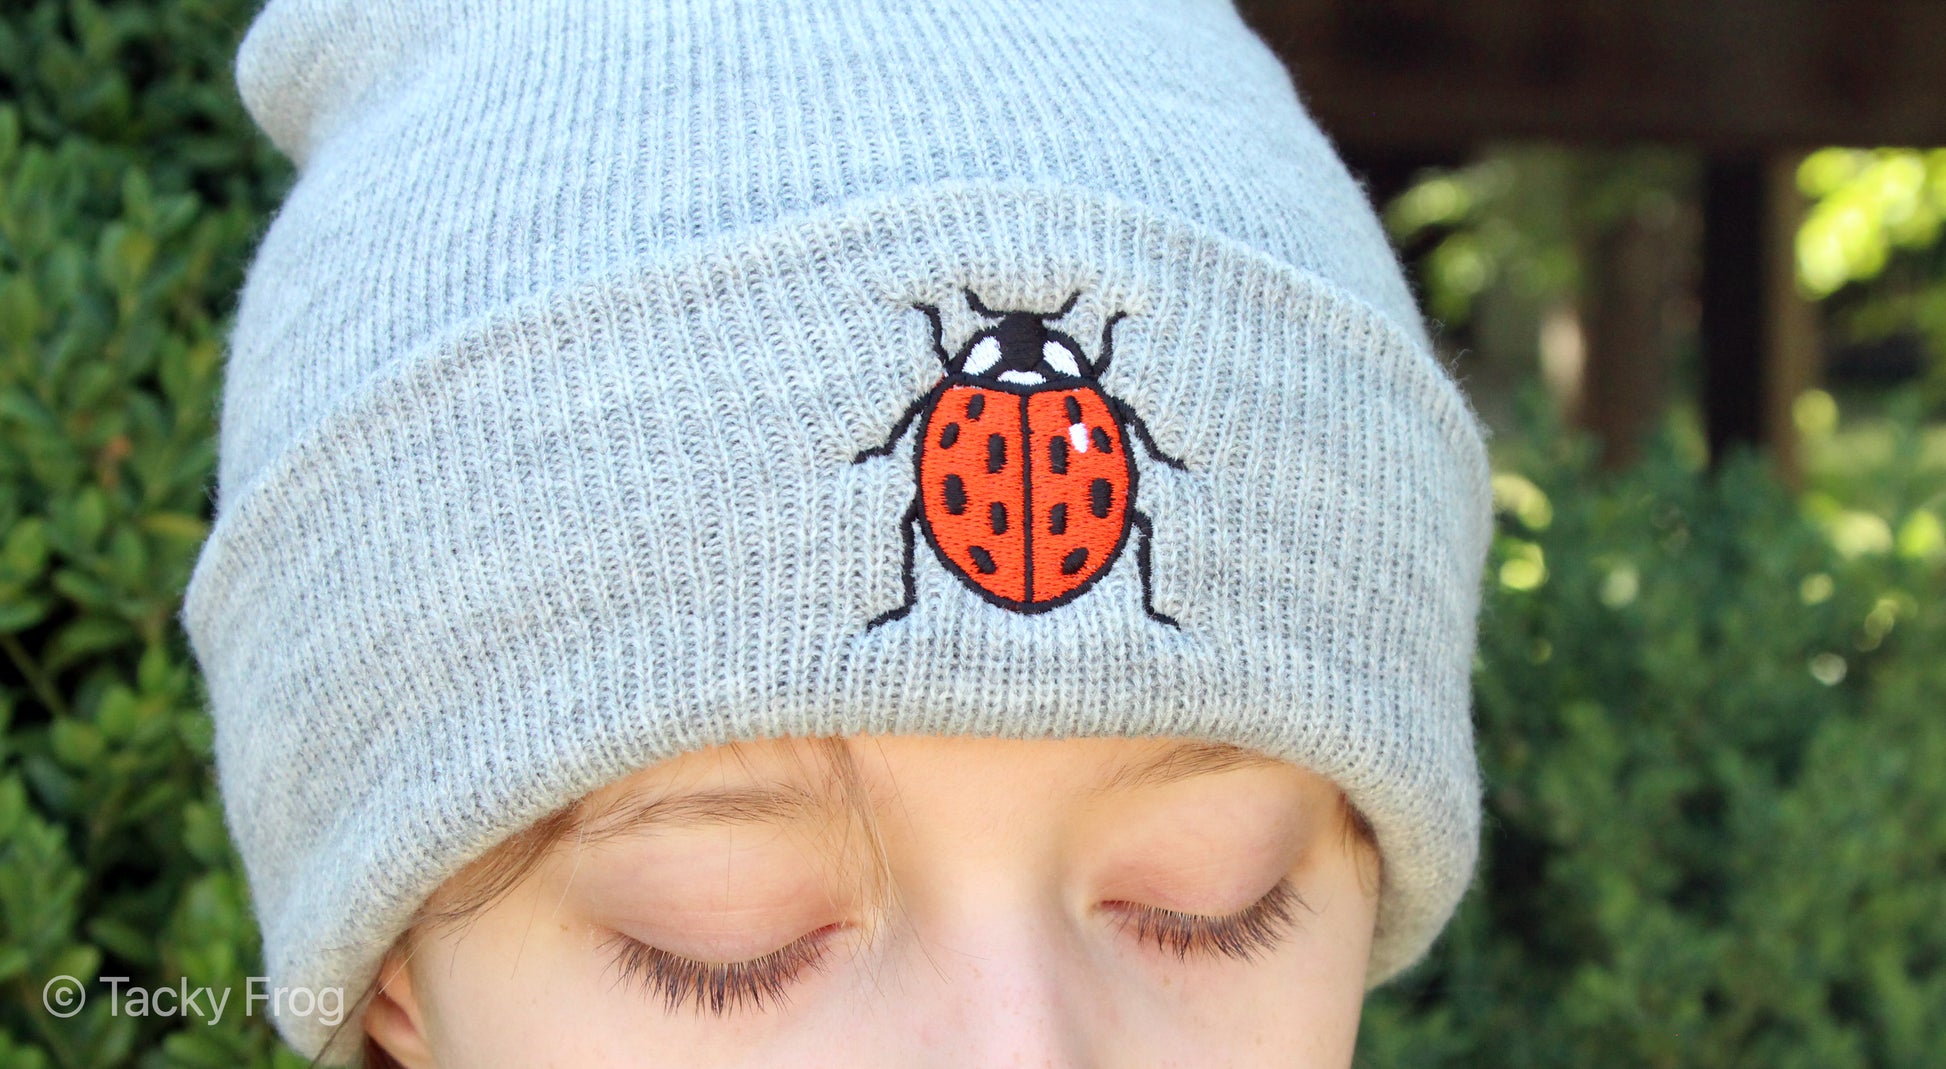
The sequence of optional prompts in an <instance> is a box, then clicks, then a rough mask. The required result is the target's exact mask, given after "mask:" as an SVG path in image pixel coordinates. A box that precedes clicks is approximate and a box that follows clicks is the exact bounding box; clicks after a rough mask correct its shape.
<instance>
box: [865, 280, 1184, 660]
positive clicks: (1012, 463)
mask: <svg viewBox="0 0 1946 1069" xmlns="http://www.w3.org/2000/svg"><path fill="white" fill-rule="evenodd" d="M1079 296H1080V294H1075V295H1074V296H1072V297H1069V298H1068V300H1067V303H1066V304H1064V305H1062V306H1061V309H1060V310H1059V311H1057V312H1045V313H1043V312H1022V311H1002V312H996V311H993V310H991V309H989V308H987V307H986V306H985V305H984V304H982V303H981V302H980V299H979V298H978V297H976V296H974V294H973V291H972V290H970V289H969V290H967V291H966V303H967V307H969V308H971V309H972V310H973V311H974V313H976V314H978V315H980V316H982V317H984V318H987V319H992V320H998V322H996V323H994V324H993V325H991V326H988V327H986V328H984V329H982V330H980V331H979V332H978V333H976V334H974V335H973V337H971V338H970V339H968V340H967V342H966V344H965V346H963V347H962V348H961V349H960V351H959V353H958V355H953V354H950V353H948V352H947V351H946V347H945V343H944V340H943V335H944V327H943V325H942V324H941V322H940V317H939V309H938V308H936V307H934V306H932V305H927V304H916V305H913V307H914V308H915V309H917V310H918V311H920V312H922V313H924V314H925V316H926V319H927V320H928V321H929V322H930V323H931V324H932V347H933V353H934V355H935V356H937V357H938V358H939V362H940V364H941V365H942V366H943V367H944V368H945V372H946V373H945V375H944V376H943V377H942V378H941V379H940V380H939V382H938V383H937V384H935V385H934V386H933V388H932V389H930V390H928V391H926V393H925V394H924V395H922V396H921V397H919V398H918V399H917V400H915V401H913V402H912V404H910V405H908V406H907V407H906V410H905V412H904V414H902V415H901V416H900V417H899V420H898V422H897V423H895V424H893V426H892V432H891V434H890V435H889V436H888V437H887V438H886V440H885V441H884V442H883V443H881V444H879V445H876V446H873V447H872V448H870V449H865V450H861V451H860V452H859V453H858V455H857V456H855V457H853V458H852V463H854V464H856V463H862V462H864V461H866V460H869V459H871V458H872V457H881V456H886V455H888V454H889V453H891V452H892V450H893V448H894V447H895V446H896V445H898V443H899V441H900V440H901V439H903V438H904V437H905V435H906V433H907V432H908V431H909V430H910V429H911V428H912V426H913V423H914V421H917V423H918V435H919V441H918V446H917V447H916V448H915V449H914V450H913V469H914V476H915V481H916V483H917V486H918V492H917V493H916V494H915V495H914V496H913V500H912V503H911V504H910V505H908V506H907V507H906V511H905V515H904V517H903V518H902V519H901V520H900V522H899V534H900V538H901V540H902V541H903V542H904V547H905V556H904V572H903V574H904V580H905V598H904V600H903V601H901V602H900V603H899V605H898V606H897V607H896V608H893V609H890V610H887V611H886V612H883V613H880V614H879V615H878V616H876V617H873V618H872V620H871V622H869V623H867V624H866V625H865V629H866V630H867V631H869V630H871V629H872V628H874V627H877V626H879V625H880V624H884V623H889V622H890V621H893V620H897V619H899V618H900V617H902V616H904V615H905V614H906V613H908V612H910V611H912V605H913V602H914V601H915V600H916V598H917V592H916V589H915V586H914V583H913V575H912V555H913V551H914V550H913V547H914V536H913V531H914V529H915V528H917V529H918V530H920V531H922V532H924V534H925V538H926V542H927V544H928V545H930V546H932V548H933V552H934V553H936V554H938V556H939V560H940V562H941V563H942V564H944V565H945V566H946V570H947V571H949V572H951V573H952V574H953V575H955V576H957V577H958V578H959V579H960V580H961V581H962V582H964V583H965V584H966V585H967V586H968V587H969V588H970V589H972V590H973V591H974V592H975V593H977V594H979V595H980V596H981V597H983V598H985V599H986V600H987V601H989V602H991V603H993V604H995V605H998V606H1000V607H1001V608H1004V609H1009V610H1012V611H1014V612H1019V613H1038V612H1045V611H1047V610H1048V609H1052V608H1055V607H1057V606H1061V605H1066V604H1067V603H1068V602H1070V601H1073V600H1074V599H1075V598H1078V597H1080V596H1081V595H1082V594H1083V593H1085V592H1086V591H1087V590H1088V588H1089V587H1091V586H1093V585H1094V584H1095V581H1096V580H1097V579H1100V578H1101V577H1102V575H1103V574H1105V573H1106V572H1107V571H1108V569H1109V567H1110V566H1111V565H1113V564H1114V563H1115V561H1116V559H1117V558H1118V557H1120V556H1121V553H1122V548H1123V547H1124V546H1125V545H1126V544H1127V543H1128V541H1129V538H1130V537H1131V531H1133V532H1135V533H1137V534H1139V535H1140V541H1139V542H1138V543H1137V544H1136V549H1135V557H1136V567H1137V571H1138V572H1139V573H1140V574H1141V578H1142V608H1143V610H1144V611H1145V612H1147V613H1148V615H1149V617H1150V618H1151V619H1154V620H1157V621H1160V622H1161V623H1165V624H1168V625H1169V626H1171V627H1176V626H1179V625H1178V624H1177V623H1176V620H1175V619H1174V618H1173V617H1171V616H1168V615H1166V614H1164V613H1161V612H1157V611H1156V609H1155V606H1154V604H1153V603H1152V601H1151V597H1150V589H1149V540H1150V538H1151V535H1152V532H1153V527H1152V526H1151V524H1150V522H1149V517H1148V516H1147V515H1146V514H1145V513H1143V512H1142V511H1141V510H1140V509H1138V508H1136V507H1135V487H1136V482H1137V469H1136V466H1135V462H1134V458H1133V457H1132V456H1131V455H1130V453H1129V448H1128V443H1129V442H1130V441H1131V440H1135V441H1139V442H1140V443H1141V445H1142V448H1143V450H1144V452H1146V453H1147V454H1148V455H1149V456H1150V457H1152V458H1154V459H1155V460H1158V461H1160V462H1162V463H1164V464H1167V465H1169V466H1170V467H1172V468H1178V469H1181V468H1183V462H1182V461H1180V460H1178V459H1176V458H1175V457H1172V456H1169V455H1168V454H1166V453H1164V452H1163V451H1162V450H1161V449H1158V448H1157V447H1156V444H1155V441H1154V439H1152V438H1150V437H1149V431H1148V428H1147V427H1146V426H1144V425H1143V423H1142V420H1141V418H1140V417H1139V416H1137V415H1136V414H1135V412H1134V410H1133V409H1131V408H1130V407H1129V406H1128V405H1127V404H1126V403H1124V402H1123V401H1121V400H1119V399H1118V398H1115V397H1113V396H1111V395H1109V394H1108V393H1106V392H1104V391H1103V390H1102V388H1101V384H1100V381H1099V380H1100V377H1101V374H1102V372H1104V371H1106V370H1107V369H1108V362H1109V360H1110V358H1111V357H1112V356H1113V354H1114V330H1115V324H1116V323H1117V322H1119V321H1120V320H1121V319H1123V318H1124V317H1125V316H1126V315H1127V313H1125V312H1117V313H1115V314H1114V315H1111V316H1109V317H1108V321H1107V322H1106V323H1104V324H1103V325H1102V328H1101V349H1100V353H1099V355H1097V356H1096V357H1095V358H1094V359H1092V360H1091V359H1089V358H1088V356H1087V354H1085V353H1083V352H1082V351H1081V346H1080V345H1079V344H1078V343H1077V342H1076V341H1075V340H1074V339H1073V338H1072V337H1070V336H1068V335H1067V334H1065V333H1062V332H1061V331H1059V330H1054V329H1052V328H1050V327H1049V326H1048V323H1049V322H1050V321H1052V320H1057V319H1060V318H1061V317H1063V316H1065V315H1067V314H1068V312H1069V311H1071V310H1072V309H1073V308H1074V303H1075V300H1076V299H1077V298H1078V297H1079Z"/></svg>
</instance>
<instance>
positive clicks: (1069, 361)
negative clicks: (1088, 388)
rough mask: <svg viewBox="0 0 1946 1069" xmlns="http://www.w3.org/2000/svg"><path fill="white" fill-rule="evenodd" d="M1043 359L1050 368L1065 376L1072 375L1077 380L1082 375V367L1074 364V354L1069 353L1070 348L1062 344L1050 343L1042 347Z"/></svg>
mask: <svg viewBox="0 0 1946 1069" xmlns="http://www.w3.org/2000/svg"><path fill="white" fill-rule="evenodd" d="M1041 359H1042V360H1045V361H1047V366H1048V367H1051V368H1053V369H1054V370H1055V371H1058V372H1060V373H1061V374H1063V375H1072V376H1075V377H1077V378H1079V377H1080V375H1081V365H1080V364H1077V363H1075V362H1074V354H1073V353H1071V352H1068V347H1067V346H1065V345H1062V344H1061V343H1060V342H1057V341H1049V342H1048V343H1047V344H1046V345H1043V346H1041Z"/></svg>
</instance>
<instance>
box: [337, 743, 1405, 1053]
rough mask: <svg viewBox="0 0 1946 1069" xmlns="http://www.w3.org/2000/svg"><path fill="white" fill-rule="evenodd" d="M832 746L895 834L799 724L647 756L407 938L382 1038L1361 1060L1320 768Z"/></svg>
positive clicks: (1367, 873) (482, 1043) (1348, 897)
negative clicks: (558, 830) (560, 831)
mask: <svg viewBox="0 0 1946 1069" xmlns="http://www.w3.org/2000/svg"><path fill="white" fill-rule="evenodd" d="M841 745H843V746H846V747H847V748H848V749H849V752H850V754H851V763H852V767H853V768H855V770H856V780H855V781H854V782H855V784H856V786H857V787H858V788H861V789H862V797H863V798H864V799H866V801H865V803H864V804H865V805H866V806H867V807H868V808H869V814H870V817H871V821H870V824H871V825H873V826H875V827H871V826H868V825H867V824H865V823H862V822H861V820H860V818H859V816H858V815H857V813H856V812H855V811H854V810H853V809H851V808H849V807H847V805H846V801H845V799H846V797H847V796H846V795H844V794H843V793H842V791H841V790H840V788H839V786H838V785H837V784H836V783H835V782H834V780H833V778H832V776H831V775H830V774H829V767H830V766H829V762H827V761H822V760H820V759H819V757H818V756H816V754H815V753H814V752H813V751H812V750H811V749H809V748H808V747H807V745H806V744H805V743H803V742H801V741H795V740H793V741H768V742H761V743H753V744H740V745H739V746H738V747H737V749H736V751H735V753H733V754H732V753H727V752H726V751H724V750H722V749H717V750H707V751H701V752H697V753H690V754H685V755H683V756H681V757H678V758H674V759H672V760H669V761H665V762H663V763H661V764H658V765H655V766H653V767H651V768H649V769H646V770H644V771H642V772H640V773H638V774H636V775H634V776H632V777H629V778H628V779H625V780H622V781H619V782H617V783H614V784H611V785H609V786H608V787H605V788H603V789H602V790H600V791H598V792H596V794H594V795H592V796H590V798H589V799H588V800H587V805H586V807H585V811H586V812H587V814H588V817H587V819H585V820H583V821H581V822H579V824H578V826H577V828H576V830H575V831H574V832H571V833H569V835H568V837H567V838H565V839H564V840H563V841H561V842H560V843H558V844H556V846H554V847H553V848H551V849H550V850H549V851H548V852H547V853H546V854H544V855H543V856H542V857H541V859H540V861H539V862H538V863H537V864H535V865H534V866H533V867H531V868H530V869H527V870H526V871H525V872H524V875H522V876H521V878H520V879H519V881H518V882H517V883H515V884H514V885H513V886H512V888H511V889H510V890H508V891H506V893H504V894H502V895H499V896H498V897H496V898H495V899H494V900H493V901H492V902H491V903H490V904H489V905H487V906H486V907H485V908H483V909H479V910H477V911H475V912H473V913H472V914H471V915H470V916H468V917H467V918H466V919H465V920H463V921H461V922H459V923H449V924H438V925H427V926H422V928H421V929H420V930H416V931H415V932H414V933H413V934H412V936H411V938H410V940H409V942H408V943H406V944H405V945H404V946H403V947H402V948H400V949H395V950H394V952H393V953H392V954H391V955H389V956H388V957H387V959H386V963H385V965H384V967H383V968H382V970H381V973H380V975H381V977H382V978H383V988H382V990H381V991H380V993H378V994H377V995H376V996H375V997H374V998H373V1000H372V1003H371V1006H370V1009H369V1011H368V1012H367V1014H366V1016H365V1021H364V1025H365V1028H366V1030H367V1032H368V1033H369V1034H370V1035H371V1036H372V1037H373V1038H374V1039H376V1040H377V1041H378V1042H379V1043H380V1044H381V1045H382V1046H383V1047H384V1048H385V1049H386V1050H387V1051H388V1052H390V1053H391V1054H392V1056H393V1057H394V1058H396V1059H397V1060H398V1061H399V1062H400V1063H401V1064H402V1065H404V1066H407V1067H409V1069H432V1067H439V1069H496V1067H501V1066H506V1067H521V1069H532V1067H536V1066H574V1067H584V1069H608V1067H613V1069H621V1067H637V1066H643V1067H646V1066H677V1065H679V1066H684V1067H686V1069H729V1067H757V1066H763V1067H766V1069H813V1067H830V1069H881V1067H882V1069H892V1067H897V1069H947V1067H975V1066H977V1067H982V1069H998V1067H1003V1066H1022V1067H1027V1066H1032V1067H1037V1069H1038V1067H1059V1069H1081V1067H1090V1069H1164V1067H1183V1069H1189V1067H1196V1069H1212V1067H1220V1066H1227V1067H1235V1069H1258V1067H1263V1069H1268V1067H1272V1066H1275V1067H1279V1069H1314V1067H1316V1069H1322V1067H1333V1069H1342V1067H1345V1066H1349V1065H1350V1064H1351V1059H1352V1048H1353V1042H1354V1039H1355V1037H1356V1033H1357V1028H1358V1017H1359V1010H1360V1006H1361V1004H1362V1001H1363V996H1364V990H1365V983H1364V981H1365V974H1366V964H1367V961H1368V958H1369V954H1370V948H1371V940H1372V931H1373V924H1374V920H1375V916H1376V908H1377V870H1376V865H1377V860H1376V855H1375V854H1374V853H1373V852H1372V850H1371V847H1370V846H1369V844H1367V843H1366V842H1365V841H1364V840H1363V839H1361V838H1358V837H1356V836H1353V835H1350V834H1347V832H1346V825H1345V823H1344V820H1343V810H1342V809H1341V808H1340V807H1341V796H1340V794H1339V792H1338V789H1337V788H1336V787H1335V786H1333V785H1332V784H1331V783H1330V782H1328V781H1327V780H1325V779H1323V778H1322V777H1320V776H1318V775H1316V774H1315V773H1312V772H1310V771H1307V770H1305V769H1302V768H1299V767H1297V766H1295V765H1292V764H1289V763H1286V762H1281V761H1272V760H1270V759H1267V758H1263V757H1261V756H1260V755H1255V754H1251V753H1249V752H1248V751H1238V750H1234V749H1231V748H1217V749H1209V748H1189V749H1184V748H1183V747H1184V745H1185V743H1184V741H1183V740H1166V739H1069V740H1059V741H1051V740H1050V741H1008V740H996V739H976V738H935V737H926V738H915V737H870V736H866V737H854V738H852V739H849V740H846V741H845V742H844V743H842V744H841ZM850 797H852V798H854V799H858V798H860V797H861V794H860V793H858V792H854V794H853V795H851V796H850ZM874 838H875V839H876V842H877V849H874V846H873V841H874ZM881 861H882V864H881ZM442 890H444V889H442ZM439 899H440V895H439V894H435V895H434V902H435V903H437V902H438V901H439ZM738 962H749V963H751V964H749V965H746V966H742V967H741V968H739V967H737V966H735V965H731V964H728V963H738ZM751 977H756V978H757V983H756V984H755V985H754V986H753V985H751V984H748V983H745V982H744V981H745V980H747V979H749V978H751Z"/></svg>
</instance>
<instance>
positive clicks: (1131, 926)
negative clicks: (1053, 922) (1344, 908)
mask: <svg viewBox="0 0 1946 1069" xmlns="http://www.w3.org/2000/svg"><path fill="white" fill-rule="evenodd" d="M1101 908H1102V909H1104V910H1106V911H1108V912H1109V913H1112V914H1113V915H1114V917H1115V921H1116V926H1117V928H1119V929H1120V930H1123V931H1131V932H1133V934H1134V936H1135V939H1136V942H1138V943H1144V944H1146V943H1153V944H1155V946H1156V947H1157V948H1158V949H1160V950H1163V951H1165V952H1168V953H1173V954H1174V955H1175V956H1176V958H1177V959H1178V960H1181V959H1185V958H1187V957H1189V955H1191V954H1197V955H1203V956H1211V957H1214V956H1226V957H1231V958H1235V959H1238V960H1242V961H1254V960H1256V959H1257V958H1258V956H1260V955H1262V954H1267V953H1269V952H1271V951H1273V950H1275V949H1276V948H1277V947H1278V946H1279V945H1281V944H1282V943H1283V941H1284V940H1285V939H1286V938H1288V937H1289V936H1290V935H1291V934H1292V933H1293V932H1295V931H1296V930H1297V927H1298V923H1297V913H1296V911H1297V910H1298V909H1304V910H1307V911H1309V910H1310V908H1311V907H1310V906H1308V905H1306V904H1305V902H1304V900H1303V898H1301V897H1299V896H1298V893H1297V889H1296V888H1294V887H1292V886H1291V883H1290V880H1289V878H1285V879H1281V880H1278V881H1277V883H1276V885H1275V886H1273V887H1272V888H1271V889H1270V890H1269V891H1268V892H1266V893H1265V894H1264V896H1263V897H1262V898H1260V899H1258V900H1257V901H1255V902H1253V903H1251V904H1250V905H1248V906H1245V907H1244V908H1243V909H1240V910H1238V911H1237V912H1235V913H1229V914H1223V915H1221V916H1211V915H1208V914H1202V913H1186V912H1183V911H1181V910H1174V909H1163V908H1161V907H1158V906H1144V905H1139V904H1137V903H1133V902H1123V901H1110V902H1103V903H1102V904H1101Z"/></svg>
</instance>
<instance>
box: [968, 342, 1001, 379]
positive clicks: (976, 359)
mask: <svg viewBox="0 0 1946 1069" xmlns="http://www.w3.org/2000/svg"><path fill="white" fill-rule="evenodd" d="M999 362H1000V339H998V338H993V337H986V338H981V339H980V343H979V344H978V345H975V346H974V347H973V351H972V352H970V353H967V354H966V365H965V366H964V367H962V368H960V370H961V371H963V372H965V373H966V374H968V375H981V374H985V373H986V372H988V371H990V370H992V368H993V365H995V364H997V363H999Z"/></svg>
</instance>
